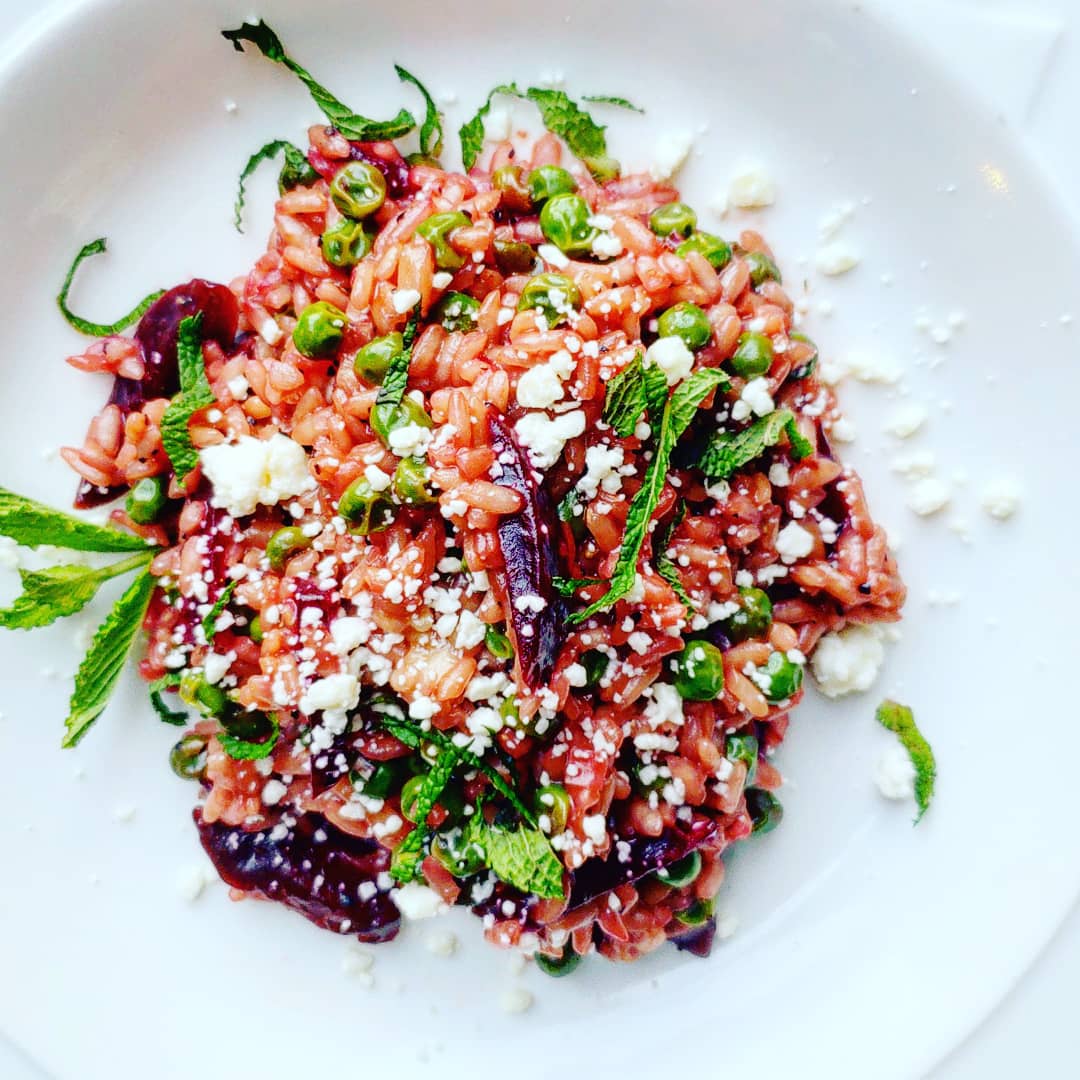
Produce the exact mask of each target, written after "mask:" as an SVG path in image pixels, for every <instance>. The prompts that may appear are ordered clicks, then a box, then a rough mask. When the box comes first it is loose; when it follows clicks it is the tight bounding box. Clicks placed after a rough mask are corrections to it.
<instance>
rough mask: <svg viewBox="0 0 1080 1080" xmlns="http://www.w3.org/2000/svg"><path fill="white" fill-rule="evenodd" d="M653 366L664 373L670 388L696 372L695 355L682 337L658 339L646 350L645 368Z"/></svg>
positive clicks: (673, 336)
mask: <svg viewBox="0 0 1080 1080" xmlns="http://www.w3.org/2000/svg"><path fill="white" fill-rule="evenodd" d="M653 365H656V367H658V368H660V370H661V371H662V372H663V373H664V375H665V377H666V378H667V383H668V386H674V385H675V384H676V383H679V382H682V380H683V379H685V378H686V377H687V375H689V374H690V372H691V371H693V370H694V354H693V353H692V352H691V351H690V350H689V349H688V348H687V347H686V342H685V341H683V339H682V338H681V337H676V336H675V335H672V336H671V337H662V338H657V339H656V341H654V342H653V343H652V344H651V345H650V346H649V347H648V348H647V349H646V350H645V367H652V366H653Z"/></svg>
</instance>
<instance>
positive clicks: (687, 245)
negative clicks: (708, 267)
mask: <svg viewBox="0 0 1080 1080" xmlns="http://www.w3.org/2000/svg"><path fill="white" fill-rule="evenodd" d="M691 251H696V252H698V253H699V254H700V255H704V256H705V258H706V259H708V260H709V262H710V263H711V264H712V265H713V267H715V269H717V270H719V269H720V268H721V267H724V266H727V264H728V263H729V262H730V261H731V245H730V244H729V243H728V242H727V241H726V240H721V239H720V237H719V236H714V235H713V234H712V233H708V232H696V233H694V235H693V236H690V237H687V238H686V239H685V240H684V241H683V242H682V243H681V244H680V245H679V246H678V247H677V248H676V249H675V254H676V255H678V256H679V257H680V258H683V259H685V258H686V256H687V255H689V254H690V252H691Z"/></svg>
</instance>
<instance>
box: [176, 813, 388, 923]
mask: <svg viewBox="0 0 1080 1080" xmlns="http://www.w3.org/2000/svg"><path fill="white" fill-rule="evenodd" d="M194 817H195V824H196V826H197V827H198V829H199V839H200V840H201V841H202V846H203V848H204V849H205V850H206V854H207V855H209V856H210V860H211V862H213V864H214V867H215V868H216V869H217V872H218V874H220V875H221V878H222V880H223V881H224V882H226V884H228V885H231V886H232V887H233V888H235V889H242V890H243V891H244V892H248V893H251V894H253V895H255V896H259V897H262V898H263V899H265V900H276V901H277V902H278V903H281V904H284V905H285V906H286V907H289V908H292V909H293V910H294V911H298V912H300V914H301V915H303V916H304V917H305V918H306V919H310V920H311V921H312V922H313V923H315V925H316V926H320V927H322V928H323V929H325V930H332V931H334V933H337V934H356V936H357V937H358V938H359V939H360V940H361V941H367V942H373V943H375V942H380V941H389V940H390V939H391V938H393V937H395V936H396V935H397V932H398V930H399V929H400V928H401V916H400V915H399V913H398V910H397V908H396V907H395V906H394V902H393V901H392V900H391V899H390V897H389V895H388V893H387V891H386V890H385V889H379V888H378V885H377V878H378V876H379V875H380V874H384V873H386V872H387V871H388V870H389V868H390V852H389V851H387V850H386V848H384V847H380V846H379V845H378V844H377V843H376V842H375V841H374V840H364V839H361V838H360V837H357V836H350V835H348V833H344V832H342V831H341V830H340V829H337V828H335V827H334V826H333V825H331V824H330V823H329V822H328V821H327V820H326V819H325V818H324V817H323V816H322V815H321V814H313V813H311V814H302V815H301V816H300V818H299V820H298V821H297V823H296V825H295V827H293V828H291V829H289V830H288V831H287V832H286V833H285V835H284V836H283V837H281V838H280V839H276V838H275V834H274V833H272V832H271V831H269V830H267V831H264V832H245V831H244V830H243V829H240V828H236V827H234V826H232V825H223V824H221V823H219V822H214V823H213V824H206V823H205V822H204V821H203V820H202V814H201V813H200V811H199V810H195V812H194ZM364 885H369V886H375V892H374V893H372V894H371V895H368V893H369V892H370V887H369V888H368V889H363V890H362V889H361V886H364ZM361 892H363V894H364V897H366V899H362V898H361Z"/></svg>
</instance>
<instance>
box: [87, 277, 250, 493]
mask: <svg viewBox="0 0 1080 1080" xmlns="http://www.w3.org/2000/svg"><path fill="white" fill-rule="evenodd" d="M200 311H201V312H202V315H203V321H202V335H203V338H204V339H206V340H212V341H216V342H217V343H218V344H219V345H220V346H221V347H222V348H223V349H225V350H226V351H227V352H231V351H232V348H233V342H234V339H235V338H236V325H237V322H238V320H239V318H240V308H239V306H238V305H237V303H236V297H234V296H233V294H232V293H231V292H230V291H229V289H227V288H226V287H225V286H224V285H216V284H214V283H213V282H211V281H203V280H202V278H194V279H193V280H192V281H189V282H187V283H186V284H184V285H177V286H176V287H175V288H172V289H170V290H169V291H168V292H167V293H165V295H164V296H161V297H159V298H158V299H157V300H156V301H155V302H154V303H153V304H152V305H151V307H150V308H149V309H148V310H147V312H146V314H145V315H143V317H142V318H141V319H140V320H139V325H138V327H137V328H136V330H135V340H136V341H137V342H138V343H139V346H140V350H141V352H142V359H143V363H144V364H145V365H146V373H145V374H144V375H143V377H142V378H141V379H126V378H124V377H123V376H120V375H118V376H117V377H116V379H115V380H114V382H113V388H112V393H111V394H110V395H109V404H111V405H119V406H120V410H121V412H122V413H123V414H124V416H125V417H126V416H127V414H128V413H130V412H132V411H133V410H134V409H138V408H139V407H140V406H141V405H142V404H143V403H144V402H145V401H149V400H151V399H152V398H161V397H172V395H173V394H175V393H176V391H177V390H179V389H180V376H179V373H178V371H177V367H176V338H177V334H178V332H179V329H180V323H181V322H183V321H184V319H186V318H187V317H188V316H189V315H194V314H196V313H197V312H200ZM122 490H123V489H122V488H106V489H102V488H99V487H95V486H94V485H92V484H88V483H87V482H86V481H85V480H84V481H82V482H81V483H80V484H79V489H78V492H77V493H76V495H75V505H76V506H77V507H78V508H80V509H85V508H86V507H90V506H100V505H101V504H102V503H106V502H109V501H111V500H112V499H114V498H116V496H117V495H118V494H119V493H120V491H122Z"/></svg>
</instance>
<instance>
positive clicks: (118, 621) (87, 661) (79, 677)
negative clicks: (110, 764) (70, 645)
mask: <svg viewBox="0 0 1080 1080" xmlns="http://www.w3.org/2000/svg"><path fill="white" fill-rule="evenodd" d="M156 585H157V578H155V577H154V576H153V575H152V574H151V573H150V571H149V570H144V571H143V572H142V573H141V574H139V576H138V577H137V578H136V579H135V580H134V581H133V582H132V583H131V584H130V585H129V586H128V588H127V590H126V591H125V593H124V595H123V596H121V597H120V599H119V600H118V601H117V602H116V606H115V607H114V608H113V609H112V611H111V612H109V614H108V616H107V617H106V619H105V621H104V622H103V623H102V624H101V625H100V626H99V627H98V629H97V633H96V634H94V640H93V641H92V642H91V643H90V648H89V650H87V653H86V656H85V657H83V662H82V663H81V664H80V665H79V670H78V672H76V674H75V690H74V692H73V693H72V695H71V703H70V707H69V710H68V717H67V720H66V721H65V723H64V727H65V729H66V732H67V733H66V734H65V736H64V740H63V744H62V745H64V746H65V747H70V746H75V745H76V744H77V743H78V742H79V740H80V739H82V737H83V736H84V735H85V734H86V733H87V731H89V730H90V727H91V726H92V725H93V723H94V721H95V720H96V719H97V718H98V717H99V716H100V715H101V713H102V712H103V711H104V709H105V706H106V705H108V703H109V698H110V697H111V696H112V692H113V690H114V689H115V688H116V683H117V680H118V679H119V678H120V673H121V671H123V669H124V663H125V662H126V661H127V657H128V653H129V652H130V651H131V644H132V642H133V641H134V640H135V635H136V634H137V633H138V631H139V627H140V626H142V621H143V619H144V618H145V617H146V609H147V608H148V607H149V606H150V597H151V596H152V595H153V593H154V588H155V587H156Z"/></svg>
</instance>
